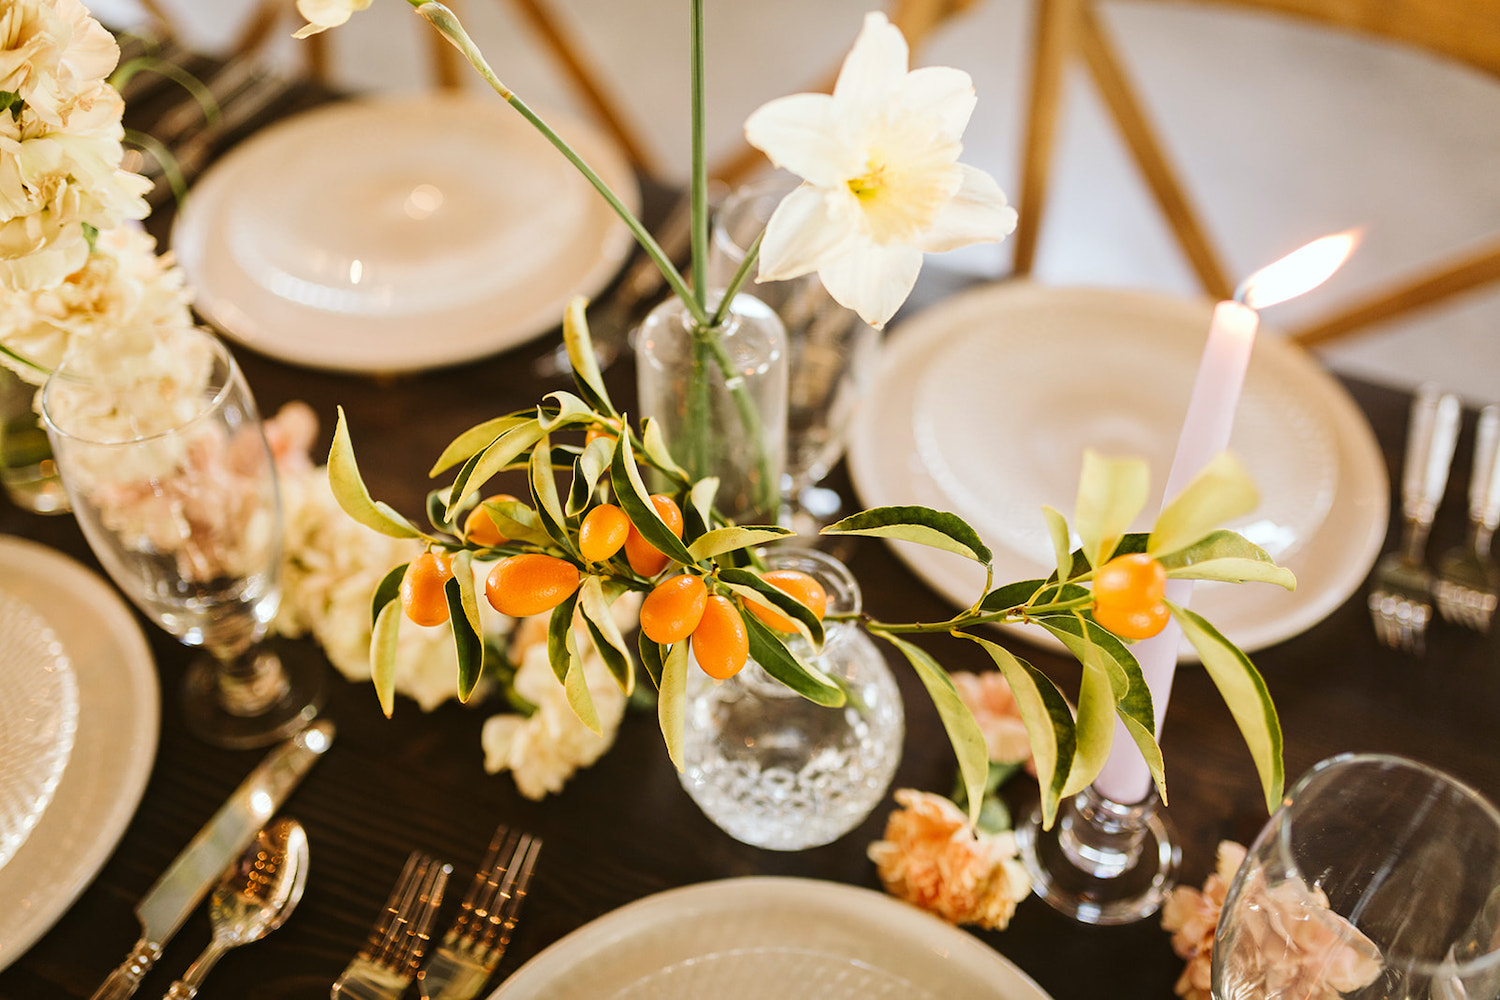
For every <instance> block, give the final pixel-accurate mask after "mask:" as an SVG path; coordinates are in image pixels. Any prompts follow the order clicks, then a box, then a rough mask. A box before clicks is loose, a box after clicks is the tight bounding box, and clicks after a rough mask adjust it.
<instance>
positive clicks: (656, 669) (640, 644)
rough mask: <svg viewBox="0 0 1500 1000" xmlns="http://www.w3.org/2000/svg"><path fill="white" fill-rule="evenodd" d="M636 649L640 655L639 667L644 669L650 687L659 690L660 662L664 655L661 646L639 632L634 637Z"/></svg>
mask: <svg viewBox="0 0 1500 1000" xmlns="http://www.w3.org/2000/svg"><path fill="white" fill-rule="evenodd" d="M636 647H637V648H638V649H639V650H640V653H641V666H643V667H645V668H646V676H647V677H650V678H651V686H652V687H654V688H656V689H657V690H661V673H662V661H663V658H664V654H663V653H662V651H661V644H660V643H658V642H654V641H652V640H651V639H650V638H648V637H647V635H646V633H644V632H641V633H639V634H638V635H637V636H636Z"/></svg>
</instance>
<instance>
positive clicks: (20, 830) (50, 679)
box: [0, 588, 78, 868]
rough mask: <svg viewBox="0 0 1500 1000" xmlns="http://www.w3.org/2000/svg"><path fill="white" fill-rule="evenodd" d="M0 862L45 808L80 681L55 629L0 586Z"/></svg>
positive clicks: (64, 756) (68, 738)
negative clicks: (1, 651) (1, 652)
mask: <svg viewBox="0 0 1500 1000" xmlns="http://www.w3.org/2000/svg"><path fill="white" fill-rule="evenodd" d="M0 650H4V653H3V654H0V868H4V867H5V864H6V862H7V861H9V860H10V859H11V858H12V857H14V856H15V853H16V851H17V850H18V849H19V848H20V846H21V845H22V844H24V843H26V838H27V837H28V836H30V835H31V831H32V830H33V829H34V828H35V827H36V824H37V821H38V820H40V819H41V818H42V814H43V813H45V812H46V811H47V806H48V804H49V803H51V801H52V794H53V792H55V791H57V782H58V780H59V779H60V778H61V777H62V774H63V769H64V768H65V767H67V766H68V755H69V754H71V753H72V752H73V736H74V734H75V733H77V731H78V680H77V678H75V677H74V676H73V667H72V665H71V664H70V663H69V662H68V654H67V653H66V652H64V651H63V646H62V643H61V642H59V641H58V639H57V633H56V632H54V631H53V630H52V627H51V626H50V625H48V624H47V623H46V622H45V621H44V620H42V618H41V616H40V615H38V614H37V613H36V612H35V611H34V610H32V608H31V605H29V604H27V603H26V602H25V601H23V600H21V599H20V598H19V597H16V596H14V595H13V594H10V593H8V592H6V591H5V590H4V589H3V588H0Z"/></svg>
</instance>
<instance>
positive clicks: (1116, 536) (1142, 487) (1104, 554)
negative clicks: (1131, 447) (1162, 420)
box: [1073, 448, 1151, 567]
mask: <svg viewBox="0 0 1500 1000" xmlns="http://www.w3.org/2000/svg"><path fill="white" fill-rule="evenodd" d="M1150 489H1151V468H1150V466H1148V465H1147V464H1146V463H1145V461H1144V460H1142V459H1139V458H1107V457H1105V456H1104V455H1101V454H1099V453H1098V452H1097V451H1094V450H1093V449H1092V448H1090V449H1087V450H1086V451H1084V453H1083V471H1082V472H1081V473H1080V474H1079V477H1078V504H1077V507H1076V508H1075V509H1074V511H1073V530H1074V531H1077V532H1078V537H1079V538H1080V539H1081V540H1082V542H1083V555H1084V558H1085V559H1087V560H1088V563H1089V565H1090V566H1095V567H1097V566H1099V565H1101V564H1103V563H1104V562H1105V561H1107V560H1108V559H1109V555H1110V553H1111V552H1113V551H1114V549H1115V545H1116V544H1117V543H1118V542H1119V540H1120V536H1121V535H1123V534H1125V532H1126V531H1127V530H1129V528H1130V522H1132V521H1134V520H1135V518H1136V515H1138V514H1139V513H1140V512H1141V508H1142V507H1144V506H1146V498H1147V496H1148V494H1149V492H1150Z"/></svg>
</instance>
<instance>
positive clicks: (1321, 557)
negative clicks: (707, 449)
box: [849, 281, 1389, 656]
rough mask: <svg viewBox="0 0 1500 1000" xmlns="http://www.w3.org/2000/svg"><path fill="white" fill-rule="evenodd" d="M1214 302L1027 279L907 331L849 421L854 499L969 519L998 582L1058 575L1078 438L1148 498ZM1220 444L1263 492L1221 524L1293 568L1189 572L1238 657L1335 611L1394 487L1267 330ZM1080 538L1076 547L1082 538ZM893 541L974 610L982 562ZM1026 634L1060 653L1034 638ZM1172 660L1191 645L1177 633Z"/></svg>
mask: <svg viewBox="0 0 1500 1000" xmlns="http://www.w3.org/2000/svg"><path fill="white" fill-rule="evenodd" d="M1211 312H1212V303H1209V302H1206V301H1196V300H1184V299H1177V298H1172V297H1169V296H1164V295H1158V294H1151V293H1144V292H1130V291H1119V290H1109V289H1085V288H1049V287H1046V286H1042V285H1036V284H1032V283H1030V282H1024V281H1013V282H1006V283H1003V284H996V285H986V286H982V287H980V288H976V289H973V290H970V291H967V292H964V293H961V294H959V295H956V296H954V297H953V298H951V299H948V300H945V301H944V302H942V303H940V304H939V305H937V306H935V307H933V308H931V309H928V310H926V311H924V312H922V313H920V314H918V315H917V316H915V317H913V318H912V319H910V320H908V321H906V322H905V323H903V324H901V326H900V328H899V329H898V330H896V331H895V333H894V334H893V335H892V336H891V338H890V339H889V340H888V341H887V344H886V348H885V351H886V356H885V358H884V361H883V363H882V369H881V375H880V378H879V382H878V384H877V387H876V389H875V391H874V392H872V393H871V394H870V395H869V396H868V397H867V398H868V399H869V400H870V401H871V402H870V403H869V404H868V405H866V406H864V407H863V409H862V411H861V413H860V415H859V416H858V418H857V419H856V423H855V426H854V427H853V428H852V429H851V431H850V441H849V465H850V471H851V474H852V476H853V479H854V483H855V488H856V489H857V491H858V492H859V495H860V499H861V500H862V502H863V503H864V504H866V505H867V506H872V507H873V506H883V505H887V504H923V505H925V506H929V507H934V508H936V509H939V510H948V511H952V512H954V513H956V514H958V515H960V516H961V517H963V518H964V519H965V520H967V521H968V522H969V523H970V524H972V525H973V526H974V528H975V529H976V530H977V531H978V532H979V534H980V537H981V538H983V539H984V541H985V543H986V544H987V545H989V546H990V548H991V549H992V550H993V553H994V565H995V582H996V584H1001V583H1008V582H1012V581H1015V580H1024V579H1032V578H1036V577H1041V576H1046V575H1047V574H1048V573H1050V572H1051V570H1052V568H1053V566H1054V556H1053V555H1052V546H1051V542H1050V538H1049V535H1048V533H1047V528H1046V523H1045V522H1044V521H1043V519H1042V514H1041V508H1042V505H1043V504H1047V505H1050V506H1052V507H1054V508H1056V509H1057V510H1060V511H1063V512H1064V513H1071V511H1072V510H1073V506H1074V502H1075V497H1076V493H1077V487H1078V471H1079V468H1080V464H1081V459H1082V456H1083V452H1084V449H1086V448H1090V447H1092V448H1095V449H1097V450H1099V451H1102V452H1104V453H1106V454H1113V455H1127V454H1128V455H1139V456H1141V457H1144V458H1145V459H1147V461H1148V462H1149V463H1150V465H1151V475H1152V484H1153V488H1154V489H1155V491H1156V492H1155V494H1154V495H1153V496H1152V498H1151V500H1150V501H1149V502H1148V503H1147V506H1146V509H1145V510H1144V511H1143V512H1142V515H1141V517H1140V519H1139V520H1138V522H1137V523H1136V524H1135V525H1134V526H1133V527H1134V529H1135V530H1146V529H1148V528H1149V527H1150V525H1151V522H1152V521H1153V520H1154V519H1155V516H1156V512H1157V511H1158V510H1159V509H1160V505H1161V492H1160V491H1161V490H1162V489H1163V487H1164V486H1165V480H1166V474H1167V469H1168V467H1169V466H1170V465H1171V461H1172V455H1173V452H1174V451H1175V449H1176V446H1177V435H1178V433H1179V431H1180V429H1181V423H1182V418H1183V413H1184V412H1185V411H1186V409H1187V399H1188V395H1189V392H1190V389H1191V387H1192V383H1193V379H1194V376H1195V374H1196V371H1197V366H1198V356H1199V354H1200V353H1201V351H1202V348H1203V344H1204V341H1205V339H1206V337H1207V335H1208V327H1209V322H1210V317H1211ZM1230 448H1231V449H1232V450H1233V451H1235V452H1236V453H1237V454H1238V455H1239V456H1240V458H1241V459H1243V460H1244V462H1245V465H1246V466H1247V467H1248V469H1249V471H1250V474H1251V475H1252V476H1253V477H1254V479H1255V482H1256V485H1257V486H1258V488H1259V490H1260V493H1261V505H1260V507H1259V508H1258V509H1257V510H1256V511H1255V512H1253V513H1252V514H1250V515H1249V516H1248V517H1245V518H1243V519H1241V520H1240V521H1238V522H1234V523H1232V524H1230V525H1227V526H1228V527H1231V528H1234V529H1235V530H1237V531H1239V532H1240V533H1241V534H1244V535H1245V536H1246V537H1248V538H1249V539H1250V540H1251V541H1254V542H1256V543H1257V544H1259V545H1261V546H1263V547H1264V548H1266V549H1267V550H1268V551H1269V552H1270V553H1271V554H1272V555H1273V556H1274V557H1275V558H1276V559H1277V561H1278V562H1280V563H1282V564H1283V565H1285V566H1287V567H1289V568H1290V569H1291V570H1292V571H1293V572H1294V573H1296V575H1297V580H1298V586H1297V590H1296V591H1294V592H1290V593H1288V592H1286V591H1283V590H1281V589H1280V588H1278V587H1272V586H1270V585H1267V584H1245V585H1240V586H1232V585H1229V584H1219V583H1200V584H1199V586H1198V588H1197V590H1196V592H1195V594H1194V597H1193V607H1194V608H1195V609H1196V610H1198V611H1199V612H1201V613H1202V614H1203V615H1204V616H1205V617H1207V618H1208V619H1209V621H1211V622H1213V623H1214V624H1215V625H1216V626H1218V627H1219V628H1220V629H1221V630H1222V631H1223V632H1224V633H1225V634H1226V635H1227V636H1228V637H1229V638H1230V639H1232V640H1233V641H1235V642H1236V643H1237V644H1239V646H1240V647H1241V648H1242V649H1245V650H1247V651H1250V650H1255V649H1260V648H1263V647H1265V646H1269V645H1271V644H1273V643H1276V642H1280V641H1281V640H1283V639H1287V638H1289V637H1291V636H1294V635H1296V634H1298V633H1299V632H1302V631H1304V630H1306V629H1308V628H1310V627H1311V626H1312V625H1314V624H1316V623H1317V622H1319V621H1321V620H1322V619H1323V618H1324V617H1326V616H1327V615H1328V614H1329V613H1330V612H1332V611H1333V610H1334V609H1335V608H1337V607H1338V606H1339V605H1340V604H1342V603H1343V602H1344V600H1345V599H1346V598H1348V597H1349V595H1350V594H1352V593H1354V591H1355V590H1356V589H1358V588H1359V586H1360V584H1361V583H1362V582H1363V580H1364V579H1365V577H1366V575H1367V574H1368V573H1369V570H1370V567H1371V565H1372V564H1373V563H1374V560H1375V557H1376V556H1377V555H1378V554H1379V552H1380V547H1381V544H1382V542H1383V541H1384V538H1385V532H1386V526H1387V517H1388V515H1389V499H1388V492H1389V484H1388V481H1387V478H1386V470H1385V464H1384V461H1383V460H1382V458H1381V454H1380V448H1379V445H1378V444H1377V442H1376V441H1375V437H1374V434H1373V432H1372V431H1371V430H1370V426H1369V423H1368V422H1367V421H1366V420H1365V418H1364V415H1363V414H1362V413H1361V412H1360V411H1359V408H1358V407H1357V406H1356V405H1355V404H1354V402H1353V400H1351V399H1350V398H1349V395H1348V393H1347V392H1346V391H1345V390H1344V388H1343V387H1342V386H1341V385H1339V383H1338V382H1337V381H1336V380H1335V379H1334V378H1333V377H1332V376H1331V375H1329V374H1328V373H1327V372H1325V371H1324V370H1323V369H1322V368H1321V367H1320V366H1319V365H1318V363H1317V361H1316V359H1314V358H1312V357H1311V356H1310V355H1308V354H1307V353H1306V352H1304V351H1302V350H1301V349H1300V348H1298V347H1296V346H1295V345H1293V344H1290V343H1288V342H1286V341H1284V340H1282V339H1280V338H1279V337H1278V336H1276V335H1275V334H1274V333H1269V332H1267V331H1265V330H1262V332H1261V335H1260V337H1259V338H1258V340H1257V342H1256V345H1255V350H1254V353H1253V354H1252V356H1251V362H1250V369H1249V373H1248V375H1247V377H1246V380H1245V387H1244V391H1243V394H1242V396H1241V399H1240V404H1239V408H1238V410H1237V413H1236V418H1235V426H1234V433H1233V436H1232V438H1231V441H1230ZM1075 541H1076V540H1075ZM895 549H896V551H897V552H898V554H899V555H900V556H901V557H902V558H903V559H904V560H905V561H906V562H907V564H908V565H910V566H911V568H912V569H913V570H914V571H915V572H916V573H917V574H918V575H919V576H921V577H922V578H923V579H924V580H926V581H927V582H928V583H929V584H930V585H931V586H932V587H933V588H934V589H936V590H937V591H938V592H939V593H941V594H942V595H943V596H945V597H947V598H948V599H949V600H951V601H953V602H954V603H955V604H957V605H959V606H962V607H968V606H969V605H971V604H972V603H973V602H974V600H975V599H976V598H977V597H978V596H979V593H980V590H981V588H983V586H984V579H985V576H984V570H983V568H982V567H980V566H978V565H977V564H975V563H973V562H971V561H969V560H966V559H963V558H962V557H959V556H954V555H950V554H949V553H945V552H939V551H937V550H935V549H930V548H926V547H922V546H917V545H912V544H908V543H896V544H895ZM1021 634H1023V635H1025V636H1026V637H1027V638H1029V639H1031V640H1033V641H1036V642H1040V643H1044V644H1047V645H1049V646H1052V647H1053V648H1060V647H1059V646H1058V645H1057V644H1056V642H1055V640H1052V638H1051V637H1050V636H1049V635H1047V634H1046V633H1043V632H1041V631H1040V630H1035V629H1026V630H1022V632H1021ZM1184 653H1185V654H1186V655H1189V656H1191V655H1193V654H1192V650H1191V647H1189V646H1188V645H1187V644H1186V643H1184Z"/></svg>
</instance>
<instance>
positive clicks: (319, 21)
mask: <svg viewBox="0 0 1500 1000" xmlns="http://www.w3.org/2000/svg"><path fill="white" fill-rule="evenodd" d="M368 6H370V0H297V13H299V14H301V15H302V16H303V17H305V18H307V23H306V24H304V25H303V26H302V27H300V28H298V29H297V30H296V31H294V32H293V33H292V37H293V38H306V37H307V36H308V35H316V34H317V33H318V32H320V31H327V30H328V29H329V28H337V27H338V26H339V25H341V24H343V23H344V22H345V21H347V20H349V18H350V17H351V16H353V14H354V13H355V12H356V11H361V10H364V9H365V8H366V7H368Z"/></svg>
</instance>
